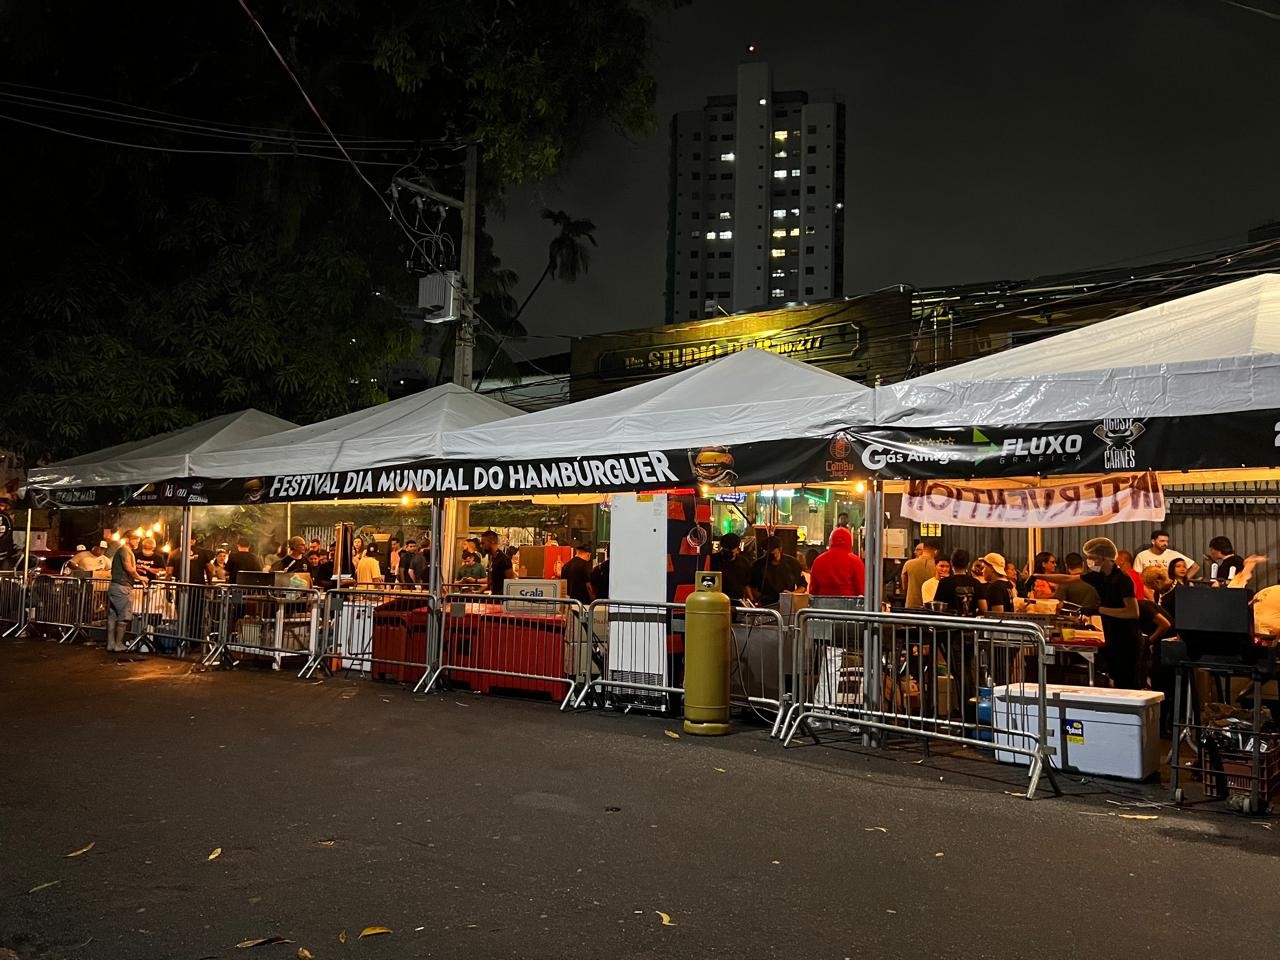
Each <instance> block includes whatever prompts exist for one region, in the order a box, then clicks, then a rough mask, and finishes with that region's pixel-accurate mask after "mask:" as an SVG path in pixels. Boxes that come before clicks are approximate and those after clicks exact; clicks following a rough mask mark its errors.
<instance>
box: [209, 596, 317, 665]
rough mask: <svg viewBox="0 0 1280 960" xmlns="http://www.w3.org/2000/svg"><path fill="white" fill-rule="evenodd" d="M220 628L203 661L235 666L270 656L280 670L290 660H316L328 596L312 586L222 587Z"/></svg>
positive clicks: (273, 663)
mask: <svg viewBox="0 0 1280 960" xmlns="http://www.w3.org/2000/svg"><path fill="white" fill-rule="evenodd" d="M219 589H221V590H222V591H223V597H224V600H223V602H222V604H221V610H222V617H221V624H220V626H219V629H218V631H217V637H216V640H215V642H214V643H213V644H212V646H211V648H210V650H209V653H208V654H207V655H206V656H205V658H204V662H205V663H210V664H212V663H226V662H228V661H230V663H231V665H232V666H234V665H235V664H236V663H237V662H239V660H241V659H244V658H247V657H266V658H268V659H270V660H271V661H272V667H273V668H274V669H276V670H279V669H281V666H282V664H283V661H284V659H285V658H286V657H288V658H294V657H302V658H305V659H306V660H310V659H311V658H313V657H314V656H315V651H316V645H317V639H318V636H319V630H320V608H321V606H322V605H323V602H324V596H323V594H321V593H320V591H319V590H313V589H311V588H309V587H263V586H250V585H246V584H235V585H232V584H227V585H224V586H222V587H220V588H219Z"/></svg>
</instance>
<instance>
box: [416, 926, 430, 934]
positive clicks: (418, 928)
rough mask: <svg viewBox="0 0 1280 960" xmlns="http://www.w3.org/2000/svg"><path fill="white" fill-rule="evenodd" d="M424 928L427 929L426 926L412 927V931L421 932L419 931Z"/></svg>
mask: <svg viewBox="0 0 1280 960" xmlns="http://www.w3.org/2000/svg"><path fill="white" fill-rule="evenodd" d="M425 929H427V928H426V927H414V928H413V932H414V933H421V932H422V931H423V930H425Z"/></svg>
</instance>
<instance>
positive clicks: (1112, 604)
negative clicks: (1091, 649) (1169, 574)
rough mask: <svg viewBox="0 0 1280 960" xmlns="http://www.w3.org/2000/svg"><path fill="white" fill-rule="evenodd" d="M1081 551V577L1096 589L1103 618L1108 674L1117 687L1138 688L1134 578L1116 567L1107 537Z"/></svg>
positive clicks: (1139, 640)
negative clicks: (1085, 568) (1082, 563)
mask: <svg viewBox="0 0 1280 960" xmlns="http://www.w3.org/2000/svg"><path fill="white" fill-rule="evenodd" d="M1080 552H1081V553H1083V554H1084V556H1085V562H1086V564H1087V565H1088V567H1089V569H1088V571H1087V572H1086V573H1085V574H1084V575H1083V576H1082V577H1081V578H1080V579H1081V580H1083V581H1084V582H1085V583H1087V584H1089V586H1091V587H1093V589H1095V590H1096V591H1098V613H1099V614H1100V615H1101V617H1102V634H1103V636H1104V637H1105V639H1106V647H1105V648H1104V649H1105V651H1106V659H1107V664H1106V666H1107V673H1108V674H1109V675H1110V677H1111V682H1112V683H1113V684H1115V685H1116V686H1117V687H1120V688H1121V689H1124V690H1139V689H1141V687H1142V684H1141V681H1140V679H1139V676H1138V659H1139V655H1140V653H1141V648H1142V634H1141V631H1140V629H1139V624H1138V598H1137V597H1136V596H1135V595H1134V590H1133V581H1132V580H1131V579H1130V578H1129V575H1128V574H1127V573H1125V572H1124V571H1123V570H1121V569H1120V568H1119V567H1118V566H1116V554H1117V553H1118V551H1117V550H1116V545H1115V544H1114V543H1112V542H1111V541H1110V540H1108V539H1107V538H1106V537H1094V538H1093V539H1092V540H1088V541H1086V542H1085V545H1084V547H1083V548H1081V551H1080Z"/></svg>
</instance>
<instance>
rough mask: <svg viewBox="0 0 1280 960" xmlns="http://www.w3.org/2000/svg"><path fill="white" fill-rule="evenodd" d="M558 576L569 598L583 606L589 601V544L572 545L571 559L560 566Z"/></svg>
mask: <svg viewBox="0 0 1280 960" xmlns="http://www.w3.org/2000/svg"><path fill="white" fill-rule="evenodd" d="M560 576H561V577H563V578H564V583H565V589H566V590H567V591H568V594H569V597H570V598H571V599H574V600H577V601H578V602H580V603H582V604H583V605H584V606H585V605H586V604H588V603H590V602H591V586H590V584H591V544H589V543H580V544H578V546H576V547H574V550H573V559H572V560H570V561H569V562H568V563H566V564H565V565H564V566H563V567H561V568H560Z"/></svg>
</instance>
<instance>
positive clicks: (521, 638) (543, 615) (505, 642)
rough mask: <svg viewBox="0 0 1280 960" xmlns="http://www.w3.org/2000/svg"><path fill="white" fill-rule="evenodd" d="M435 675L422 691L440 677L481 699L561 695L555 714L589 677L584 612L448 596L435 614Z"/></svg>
mask: <svg viewBox="0 0 1280 960" xmlns="http://www.w3.org/2000/svg"><path fill="white" fill-rule="evenodd" d="M440 623H441V631H440V645H439V650H438V655H437V657H436V658H435V661H434V662H435V669H434V670H433V671H432V672H431V673H430V675H429V676H428V677H427V678H426V680H425V681H424V683H422V684H420V685H419V686H420V687H422V688H423V689H425V690H428V691H429V690H431V689H432V688H433V687H434V686H435V685H436V683H437V682H438V681H439V679H440V677H441V675H442V674H445V673H447V674H448V675H449V679H450V680H451V681H453V682H455V683H459V684H465V685H466V686H468V687H470V688H471V689H472V690H474V691H476V692H478V693H489V692H491V691H494V690H508V691H518V692H523V693H545V694H548V695H550V696H552V697H553V698H554V697H556V696H558V695H559V688H560V687H562V686H563V687H565V688H566V689H565V692H564V696H563V699H561V700H560V709H561V710H563V709H565V707H566V706H568V704H569V703H570V701H571V700H572V699H573V694H574V692H575V690H577V688H578V685H579V684H580V683H582V682H584V681H585V680H586V679H587V678H588V677H589V676H590V672H591V640H590V634H589V630H588V622H587V618H586V611H585V609H584V607H583V605H582V604H581V603H580V602H578V601H577V600H570V599H564V598H559V597H509V596H502V597H498V596H489V595H476V594H470V593H453V594H449V595H448V596H446V597H445V598H444V602H443V603H442V605H441V610H440Z"/></svg>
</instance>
